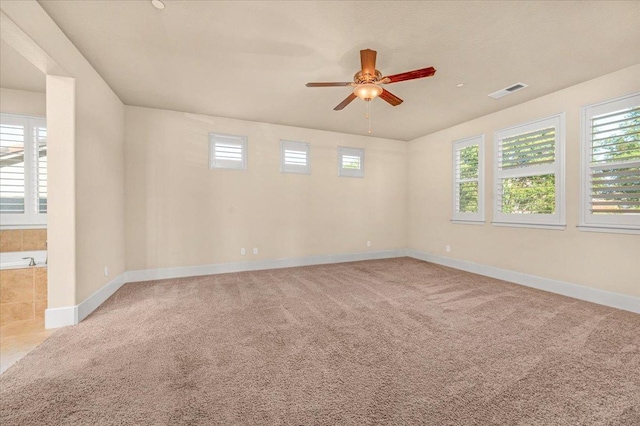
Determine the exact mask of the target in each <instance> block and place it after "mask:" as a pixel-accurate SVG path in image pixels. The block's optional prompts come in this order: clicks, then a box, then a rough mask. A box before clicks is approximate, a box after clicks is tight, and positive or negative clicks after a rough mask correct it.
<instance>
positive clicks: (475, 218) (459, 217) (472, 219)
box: [451, 133, 485, 225]
mask: <svg viewBox="0 0 640 426" xmlns="http://www.w3.org/2000/svg"><path fill="white" fill-rule="evenodd" d="M474 145H478V179H477V181H478V212H477V213H467V212H459V211H457V209H458V205H457V203H456V197H457V196H458V193H457V187H458V183H460V181H459V179H458V174H457V172H456V162H457V161H456V160H457V158H458V151H459V150H462V149H464V148H467V147H469V146H474ZM452 166H453V194H452V195H453V198H452V212H453V214H452V216H451V222H453V223H461V224H473V225H482V224H484V221H485V218H484V133H483V134H481V135H477V136H472V137H469V138H465V139H459V140H457V141H454V142H453V165H452ZM469 181H471V182H474V181H476V179H471V180H469Z"/></svg>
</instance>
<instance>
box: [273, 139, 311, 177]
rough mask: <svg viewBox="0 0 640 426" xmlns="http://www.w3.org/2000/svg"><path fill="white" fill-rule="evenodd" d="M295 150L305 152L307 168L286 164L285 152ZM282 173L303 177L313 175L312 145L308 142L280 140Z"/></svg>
mask: <svg viewBox="0 0 640 426" xmlns="http://www.w3.org/2000/svg"><path fill="white" fill-rule="evenodd" d="M286 149H294V150H297V151H304V152H305V153H306V160H307V164H306V166H297V165H293V164H285V155H284V154H285V150H286ZM280 173H293V174H301V175H309V174H311V145H309V144H308V143H307V142H299V141H292V140H284V139H282V140H280Z"/></svg>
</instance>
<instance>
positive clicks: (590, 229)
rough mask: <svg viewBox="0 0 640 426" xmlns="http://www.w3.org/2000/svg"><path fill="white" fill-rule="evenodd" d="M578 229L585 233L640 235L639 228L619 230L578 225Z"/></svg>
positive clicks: (599, 226)
mask: <svg viewBox="0 0 640 426" xmlns="http://www.w3.org/2000/svg"><path fill="white" fill-rule="evenodd" d="M578 229H579V230H581V231H584V232H604V233H607V234H634V235H640V229H639V228H617V227H612V226H601V225H578Z"/></svg>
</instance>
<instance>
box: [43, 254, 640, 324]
mask: <svg viewBox="0 0 640 426" xmlns="http://www.w3.org/2000/svg"><path fill="white" fill-rule="evenodd" d="M403 256H408V257H412V258H414V259H419V260H424V261H426V262H432V263H437V264H439V265H444V266H449V267H451V268H455V269H460V270H463V271H468V272H473V273H474V274H479V275H484V276H487V277H492V278H497V279H501V280H504V281H509V282H512V283H516V284H521V285H524V286H527V287H533V288H537V289H540V290H545V291H549V292H551V293H557V294H562V295H564V296H569V297H573V298H575V299H580V300H586V301H588V302H593V303H598V304H600V305H606V306H611V307H613V308H618V309H623V310H626V311H631V312H635V313H640V298H638V297H633V296H626V295H623V294H618V293H612V292H610V291H605V290H599V289H595V288H591V287H585V286H581V285H578V284H573V283H568V282H564V281H557V280H553V279H550V278H543V277H538V276H535V275H529V274H523V273H521V272H515V271H510V270H507V269H501V268H496V267H493V266H487V265H481V264H478V263H473V262H467V261H465V260H459V259H452V258H449V257H443V256H436V255H433V254H429V253H424V252H421V251H419V250H414V249H397V250H382V251H371V252H363V253H346V254H330V255H320V256H308V257H297V258H285V259H267V260H256V261H248V262H233V263H218V264H212V265H202V266H186V267H182V268H162V269H147V270H138V271H128V272H124V273H122V274H121V275H119V276H118V277H116V278H114V279H113V280H111V281H110V282H108V283H107V284H106V285H104V286H103V287H102V288H100V289H99V290H98V291H96V292H95V293H93V294H92V295H91V296H89V297H88V298H87V299H85V300H84V301H82V302H81V303H80V304H78V305H75V306H67V307H63V308H51V309H47V310H46V311H45V328H58V327H64V326H67V325H75V324H78V323H79V322H80V321H82V320H83V319H85V318H86V317H87V316H88V315H89V314H90V313H91V312H93V311H94V310H96V309H97V308H98V307H99V306H100V305H101V304H102V303H104V301H105V300H107V299H108V298H109V297H111V295H112V294H114V293H115V292H116V291H117V290H118V289H119V288H120V287H122V285H123V284H125V283H131V282H140V281H151V280H161V279H168V278H184V277H195V276H201V275H215V274H224V273H230V272H245V271H259V270H264V269H279V268H292V267H296V266H310V265H323V264H328V263H343V262H355V261H359V260H374V259H390V258H395V257H403Z"/></svg>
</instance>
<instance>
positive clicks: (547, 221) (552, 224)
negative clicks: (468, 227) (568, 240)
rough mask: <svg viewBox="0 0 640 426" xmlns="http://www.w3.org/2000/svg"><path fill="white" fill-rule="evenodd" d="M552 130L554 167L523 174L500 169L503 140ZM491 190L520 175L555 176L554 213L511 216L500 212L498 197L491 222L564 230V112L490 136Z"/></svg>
mask: <svg viewBox="0 0 640 426" xmlns="http://www.w3.org/2000/svg"><path fill="white" fill-rule="evenodd" d="M551 126H554V127H555V129H556V130H555V134H556V141H555V161H554V163H553V164H544V165H540V166H535V169H534V170H533V172H532V168H531V167H530V168H528V169H529V173H525V172H524V169H509V170H500V163H499V161H500V159H499V158H498V157H499V150H498V147H499V144H500V141H501V140H502V139H504V138H506V137H509V136H514V135H517V134H522V133H528V132H533V131H535V130H538V129H543V128H545V127H551ZM493 141H494V146H493V190H494V194H495V191H496V190H497V188H498V184H499V183H500V179H502V178H509V177H519V176H534V175H543V174H548V173H554V174H555V186H556V212H555V214H513V213H502V212H500V205H499V202H500V200H499V198H498V197H497V196H494V200H493V221H492V222H491V223H492V224H493V225H496V226H514V227H521V228H543V229H564V228H565V227H566V218H565V161H564V155H565V113H564V112H561V113H559V114H555V115H552V116H549V117H544V118H540V119H537V120H534V121H529V122H525V123H521V124H517V125H515V126H511V127H507V128H504V129H501V130H498V131H496V132H495V133H494V137H493Z"/></svg>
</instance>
